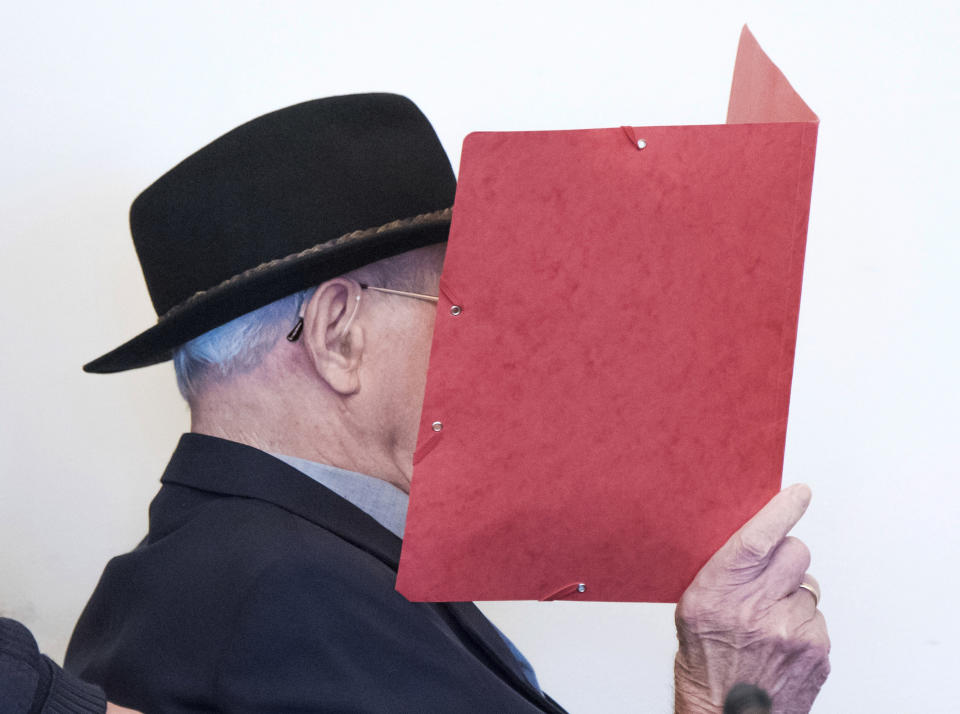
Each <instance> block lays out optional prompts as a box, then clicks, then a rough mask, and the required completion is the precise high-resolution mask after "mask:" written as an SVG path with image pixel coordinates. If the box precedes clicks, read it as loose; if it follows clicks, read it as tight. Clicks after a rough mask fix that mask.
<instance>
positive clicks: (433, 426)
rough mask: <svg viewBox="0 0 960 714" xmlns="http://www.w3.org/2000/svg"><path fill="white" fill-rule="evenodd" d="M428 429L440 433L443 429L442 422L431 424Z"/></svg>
mask: <svg viewBox="0 0 960 714" xmlns="http://www.w3.org/2000/svg"><path fill="white" fill-rule="evenodd" d="M430 428H431V429H433V430H434V431H440V430H442V429H443V422H442V421H435V422H433V424H431V425H430Z"/></svg>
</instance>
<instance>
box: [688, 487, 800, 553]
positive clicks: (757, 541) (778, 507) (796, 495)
mask: <svg viewBox="0 0 960 714" xmlns="http://www.w3.org/2000/svg"><path fill="white" fill-rule="evenodd" d="M810 496H811V494H810V487H809V486H807V485H806V484H802V483H798V484H794V485H793V486H790V487H789V488H785V489H783V490H782V491H781V492H780V493H778V494H777V495H776V496H774V497H773V498H771V499H770V501H769V502H768V503H767V505H765V506H764V507H763V508H761V509H760V511H759V512H758V513H757V515H755V516H754V517H753V518H751V519H750V520H749V521H747V523H746V524H745V525H744V526H743V527H742V528H741V529H740V530H738V531H737V532H736V533H734V534H733V535H732V536H731V537H730V540H728V541H727V542H726V543H725V544H724V545H723V546H722V547H721V548H720V550H718V551H717V553H716V554H715V555H714V557H713V558H711V562H712V563H713V565H714V567H717V568H721V569H725V570H733V571H737V570H741V569H743V568H749V567H751V566H761V567H763V566H765V565H766V563H767V561H768V560H769V559H770V556H771V555H772V553H773V551H774V549H775V548H776V547H777V546H778V545H779V544H780V541H782V540H783V539H784V538H785V537H786V535H787V533H789V532H790V529H791V528H793V526H794V525H795V524H796V522H797V521H799V520H800V516H802V515H803V513H804V511H806V510H807V506H808V505H809V504H810ZM707 565H708V566H709V565H711V563H708V564H707Z"/></svg>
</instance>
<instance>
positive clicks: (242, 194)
mask: <svg viewBox="0 0 960 714" xmlns="http://www.w3.org/2000/svg"><path fill="white" fill-rule="evenodd" d="M455 189H456V179H455V178H454V175H453V170H452V169H451V167H450V161H449V160H448V159H447V156H446V154H445V153H444V151H443V147H442V146H441V144H440V141H439V139H438V138H437V136H436V134H435V133H434V131H433V128H432V127H431V126H430V123H429V122H428V121H427V119H426V117H425V116H424V115H423V114H422V113H421V112H420V110H419V109H417V107H416V105H414V104H413V102H411V101H410V100H409V99H406V98H405V97H400V96H397V95H394V94H357V95H348V96H341V97H329V98H326V99H317V100H314V101H310V102H304V103H303V104H297V105H294V106H292V107H287V108H286V109H280V110H278V111H275V112H272V113H270V114H267V115H265V116H262V117H259V118H257V119H254V120H252V121H250V122H247V123H246V124H243V125H242V126H239V127H237V128H236V129H234V130H233V131H231V132H229V133H227V134H225V135H223V136H221V137H220V138H219V139H216V140H215V141H213V142H212V143H210V144H208V145H207V146H205V147H204V148H202V149H200V150H199V151H198V152H196V153H195V154H193V155H192V156H190V157H189V158H187V159H185V160H184V161H182V162H181V163H180V164H178V165H177V166H176V167H174V168H173V169H171V170H170V171H169V172H167V173H166V174H164V175H163V176H162V177H161V178H160V179H158V180H157V181H156V182H155V183H154V184H153V185H151V186H150V187H149V188H148V189H146V190H145V191H144V192H143V193H142V194H140V196H138V197H137V199H136V200H135V201H134V202H133V205H132V207H131V209H130V229H131V233H132V234H133V242H134V245H135V247H136V250H137V255H138V257H139V259H140V265H141V267H142V268H143V275H144V278H145V279H146V282H147V289H148V290H149V292H150V298H151V300H152V301H153V306H154V308H155V309H156V311H157V316H158V319H157V324H156V325H154V326H153V327H151V328H149V329H148V330H146V331H145V332H143V333H141V334H139V335H137V336H136V337H134V338H133V339H132V340H130V341H129V342H126V343H125V344H123V345H121V346H120V347H118V348H116V349H114V350H112V351H111V352H108V353H107V354H105V355H103V356H102V357H99V358H97V359H95V360H93V361H92V362H90V363H89V364H87V365H85V366H84V370H85V371H87V372H120V371H123V370H127V369H133V368H136V367H145V366H147V365H151V364H156V363H157V362H163V361H164V360H167V359H169V358H170V356H171V354H172V352H173V350H174V348H176V347H178V346H179V345H181V344H183V343H185V342H187V341H189V340H191V339H193V338H194V337H197V336H199V335H201V334H203V333H204V332H207V331H208V330H211V329H213V328H214V327H218V326H219V325H223V324H225V323H227V322H229V321H230V320H232V319H234V318H236V317H239V316H240V315H243V314H245V313H247V312H250V311H251V310H255V309H257V308H259V307H262V306H263V305H266V304H268V303H270V302H273V301H274V300H278V299H280V298H282V297H285V296H287V295H290V294H292V293H294V292H297V291H298V290H302V289H304V288H307V287H310V286H312V285H316V284H318V283H321V282H323V281H324V280H327V279H329V278H332V277H334V276H337V275H341V274H343V273H345V272H347V271H350V270H354V269H355V268H358V267H360V266H362V265H366V264H368V263H371V262H374V261H376V260H381V259H382V258H387V257H390V256H392V255H396V254H398V253H403V252H405V251H408V250H413V249H414V248H419V247H421V246H424V245H429V244H431V243H439V242H442V241H444V240H446V238H447V232H448V230H449V226H450V209H451V206H452V205H453V196H454V191H455Z"/></svg>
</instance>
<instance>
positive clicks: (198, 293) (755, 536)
mask: <svg viewBox="0 0 960 714" xmlns="http://www.w3.org/2000/svg"><path fill="white" fill-rule="evenodd" d="M454 189H455V181H454V176H453V173H452V171H451V169H450V165H449V162H448V160H447V158H446V156H445V155H444V152H443V149H442V147H441V146H440V143H439V141H438V140H437V138H436V136H435V134H434V133H433V130H432V129H431V127H430V125H429V123H428V122H427V121H426V119H425V118H424V117H423V115H422V114H420V112H419V111H418V110H417V109H416V107H415V106H414V105H413V104H412V103H410V102H409V101H408V100H406V99H403V98H401V97H397V96H393V95H358V96H348V97H334V98H330V99H323V100H317V101H314V102H307V103H304V104H300V105H297V106H294V107H289V108H287V109H284V110H280V111H278V112H274V113H272V114H268V115H266V116H264V117H260V118H259V119H256V120H254V121H252V122H249V123H248V124H245V125H243V126H241V127H239V128H238V129H235V130H234V131H232V132H230V133H228V134H227V135H225V136H223V137H221V138H219V139H217V140H216V141H214V142H213V143H212V144H210V145H209V146H207V147H205V148H204V149H201V150H200V151H199V152H197V153H196V154H194V155H193V156H191V157H189V158H188V159H186V160H185V161H184V162H182V163H181V164H179V165H178V166H177V167H175V168H174V169H172V170H171V171H170V172H169V173H168V174H166V175H165V176H164V177H162V178H161V179H160V180H159V181H157V182H156V183H155V184H154V185H153V186H151V187H150V188H149V189H147V190H146V191H145V192H144V193H143V194H142V195H141V196H140V197H139V198H138V199H137V201H136V202H135V203H134V205H133V208H132V211H131V226H132V230H133V236H134V241H135V243H136V247H137V251H138V255H139V257H140V260H141V264H142V266H143V270H144V275H145V277H146V280H147V284H148V287H149V290H150V294H151V297H152V299H153V302H154V305H155V307H156V308H157V312H158V315H159V316H160V318H159V320H158V323H157V325H155V326H154V327H152V328H150V329H149V330H147V331H146V332H144V333H143V334H141V335H140V336H138V337H136V338H134V339H133V340H131V341H130V342H128V343H126V344H125V345H123V346H121V347H119V348H117V349H116V350H114V351H113V352H111V353H109V354H107V355H105V356H103V357H101V358H100V359H98V360H95V361H94V362H92V363H91V364H89V365H87V367H86V368H87V369H88V371H94V372H113V371H119V370H123V369H130V368H134V367H139V366H144V365H148V364H153V363H156V362H159V361H162V360H164V359H167V358H170V357H171V356H172V358H173V361H174V365H175V368H176V372H177V379H178V383H179V386H180V389H181V391H182V393H183V395H184V396H185V397H186V399H187V401H188V402H189V404H190V409H191V416H192V426H191V429H192V431H191V433H190V434H186V435H184V437H183V438H182V439H181V441H180V444H179V446H178V447H177V449H176V451H175V452H174V454H173V457H172V459H171V462H170V464H169V466H168V467H167V469H166V471H165V473H164V475H163V478H162V484H163V485H162V487H161V489H160V491H159V493H158V494H157V496H156V498H155V499H154V501H153V503H152V505H151V508H150V528H149V532H148V534H147V536H146V538H145V539H144V540H143V542H142V543H141V544H140V545H139V546H138V547H137V548H136V549H135V550H134V551H132V552H131V553H128V554H126V555H122V556H119V557H117V558H114V559H113V560H112V561H111V562H110V563H109V564H108V565H107V567H106V570H105V571H104V574H103V577H102V579H101V582H100V584H99V586H98V587H97V590H96V591H95V592H94V594H93V596H92V597H91V599H90V602H89V603H88V605H87V607H86V609H85V611H84V613H83V615H82V616H81V618H80V621H79V622H78V624H77V627H76V630H75V632H74V636H73V639H72V642H71V644H70V647H69V650H68V652H67V658H66V667H67V669H68V670H70V671H71V672H73V673H74V674H76V675H79V676H81V677H83V678H84V679H86V680H89V681H93V682H95V683H97V684H99V685H101V686H102V687H103V688H104V690H105V691H106V693H107V696H108V697H109V698H110V699H111V700H113V701H115V702H117V703H119V704H121V705H124V706H129V707H134V708H137V709H142V710H146V711H198V710H224V711H235V712H266V711H292V710H300V711H362V712H538V711H540V712H561V711H563V710H562V709H561V708H560V707H559V706H558V705H557V704H556V703H555V702H553V700H552V699H550V698H549V697H548V696H547V695H546V694H544V693H543V692H542V691H541V689H540V687H539V685H538V683H537V680H536V677H535V676H534V674H533V670H532V668H531V667H530V665H529V664H528V663H527V662H526V660H525V659H524V658H523V657H522V655H520V653H519V652H517V650H516V649H515V648H514V647H513V646H512V644H511V643H510V642H509V640H507V639H506V637H505V636H503V635H502V634H501V633H500V632H499V631H498V630H496V628H495V627H493V625H491V624H490V623H489V622H488V621H487V620H486V619H485V618H484V617H483V616H482V614H481V613H480V612H479V610H477V609H476V608H475V607H474V606H473V605H472V604H469V603H411V602H408V601H407V600H406V599H405V598H403V597H402V596H401V595H399V594H398V593H397V592H396V591H395V590H394V588H393V584H394V579H395V575H396V567H397V562H398V557H399V552H400V543H401V538H402V535H403V526H404V517H405V512H406V500H407V492H408V491H409V487H410V481H411V478H412V475H413V468H412V455H413V451H414V447H415V441H416V434H417V426H418V419H419V411H420V404H421V401H422V397H423V391H424V385H425V380H426V368H427V358H428V352H429V347H430V340H431V332H432V327H433V319H434V310H433V305H432V302H433V301H434V300H435V297H434V296H436V294H437V287H438V281H439V275H440V270H441V267H442V262H443V242H444V240H445V238H446V232H447V228H448V225H449V217H450V210H449V209H450V206H451V205H452V202H453V194H454ZM808 500H809V491H808V490H807V489H806V488H805V487H795V488H793V489H787V490H786V491H784V492H782V493H781V494H780V495H779V496H777V497H776V498H774V500H773V501H771V503H770V504H769V505H768V506H767V507H766V508H765V509H764V510H763V511H762V512H761V513H760V514H758V516H757V517H756V518H755V519H754V520H753V521H752V522H751V523H750V524H748V526H747V527H745V528H744V529H743V530H742V531H741V532H740V533H738V534H737V535H736V536H734V538H733V539H731V541H730V542H729V543H728V544H727V545H726V546H724V548H723V549H721V551H719V552H718V553H717V554H716V555H715V556H714V558H713V559H711V561H710V563H708V565H707V566H706V567H705V568H704V570H703V571H702V572H701V573H700V575H699V576H698V578H697V580H696V582H695V583H694V584H693V585H692V586H691V588H690V590H689V591H688V592H687V593H686V594H685V595H684V598H683V600H682V601H681V603H680V606H679V607H678V611H677V613H678V615H677V623H678V634H679V638H680V650H679V652H678V655H677V667H676V687H677V709H678V711H689V712H698V711H719V708H720V706H721V705H722V700H723V697H724V695H725V693H726V692H727V691H728V690H729V688H730V687H731V686H732V685H734V684H735V683H736V682H741V681H745V682H749V683H754V684H758V685H760V686H761V687H764V688H766V689H767V690H768V691H770V693H771V694H772V695H773V698H774V705H775V707H777V710H778V711H806V710H807V709H808V708H809V706H810V704H811V702H812V701H813V698H814V697H815V696H816V693H817V691H818V690H819V687H820V685H821V684H822V683H823V681H824V679H825V678H826V675H827V672H828V668H829V666H828V663H827V650H828V648H829V643H828V640H827V636H826V628H825V625H824V622H823V618H822V615H821V614H820V613H819V611H818V610H817V608H816V604H817V603H816V598H817V597H818V595H817V593H816V584H815V582H814V581H812V579H807V580H804V577H805V576H804V574H805V571H806V568H807V565H808V563H809V554H808V553H807V551H806V549H805V547H804V546H803V544H802V543H800V542H799V541H797V540H795V539H791V538H788V537H785V536H786V532H787V531H788V530H789V528H790V527H791V526H792V525H793V523H794V522H795V521H796V520H797V519H798V518H799V517H800V515H801V514H802V512H803V510H804V508H805V507H806V504H807V501H808Z"/></svg>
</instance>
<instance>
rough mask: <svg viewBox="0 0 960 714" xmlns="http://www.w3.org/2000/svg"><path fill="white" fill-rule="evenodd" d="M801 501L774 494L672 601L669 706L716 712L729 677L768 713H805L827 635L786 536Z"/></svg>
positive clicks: (797, 492)
mask: <svg viewBox="0 0 960 714" xmlns="http://www.w3.org/2000/svg"><path fill="white" fill-rule="evenodd" d="M809 503H810V489H809V488H808V487H807V486H805V485H803V484H798V485H795V486H791V487H790V488H787V489H784V490H783V491H781V492H780V493H779V494H777V495H776V496H774V497H773V498H772V499H771V500H770V502H769V503H768V504H767V505H766V506H764V507H763V509H762V510H761V511H760V512H759V513H757V515H756V516H754V517H753V518H752V519H751V520H750V521H749V522H748V523H747V524H746V525H744V526H743V528H741V529H740V530H739V531H737V532H736V533H734V534H733V536H731V538H730V540H728V541H727V542H726V543H725V544H724V545H723V547H722V548H720V550H718V551H717V552H716V553H715V554H714V555H713V557H712V558H710V560H709V561H708V562H707V564H706V565H704V566H703V568H702V569H701V570H700V572H699V573H698V574H697V577H696V578H694V581H693V583H692V584H691V585H690V587H689V588H687V590H686V592H685V593H684V594H683V597H681V598H680V602H679V604H678V605H677V612H676V620H677V637H678V639H679V641H680V649H679V651H678V652H677V658H676V663H675V670H674V671H675V677H676V711H677V712H678V714H679V713H683V714H687V713H688V712H720V711H722V707H723V699H724V696H725V695H726V693H727V691H729V689H730V688H731V687H732V686H733V685H734V684H737V683H738V682H747V683H749V684H755V685H757V686H759V687H761V688H763V689H765V690H766V691H767V692H768V693H769V694H770V696H771V697H772V698H773V711H774V712H777V713H783V714H787V713H789V714H793V713H794V712H807V711H809V709H810V706H811V705H812V704H813V700H814V698H816V696H817V692H819V691H820V687H821V686H822V685H823V683H824V681H826V679H827V675H828V674H829V673H830V662H829V659H828V654H829V652H830V638H829V637H828V636H827V625H826V621H825V620H824V618H823V614H822V613H821V612H820V611H819V610H818V609H817V606H816V601H815V600H814V596H813V595H812V594H811V593H810V592H808V591H807V590H805V589H800V584H801V583H810V584H811V585H812V586H813V587H814V589H816V590H817V591H818V592H819V586H818V585H817V584H816V581H815V580H814V579H813V578H812V577H810V576H809V575H806V570H807V567H808V566H809V565H810V551H809V550H807V547H806V546H805V545H804V544H803V543H802V542H801V541H800V540H798V539H797V538H793V537H791V536H787V533H788V532H789V531H790V529H791V528H792V527H793V525H794V524H795V523H796V522H797V521H798V520H799V519H800V516H802V515H803V512H804V511H805V510H806V509H807V505H808V504H809Z"/></svg>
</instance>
